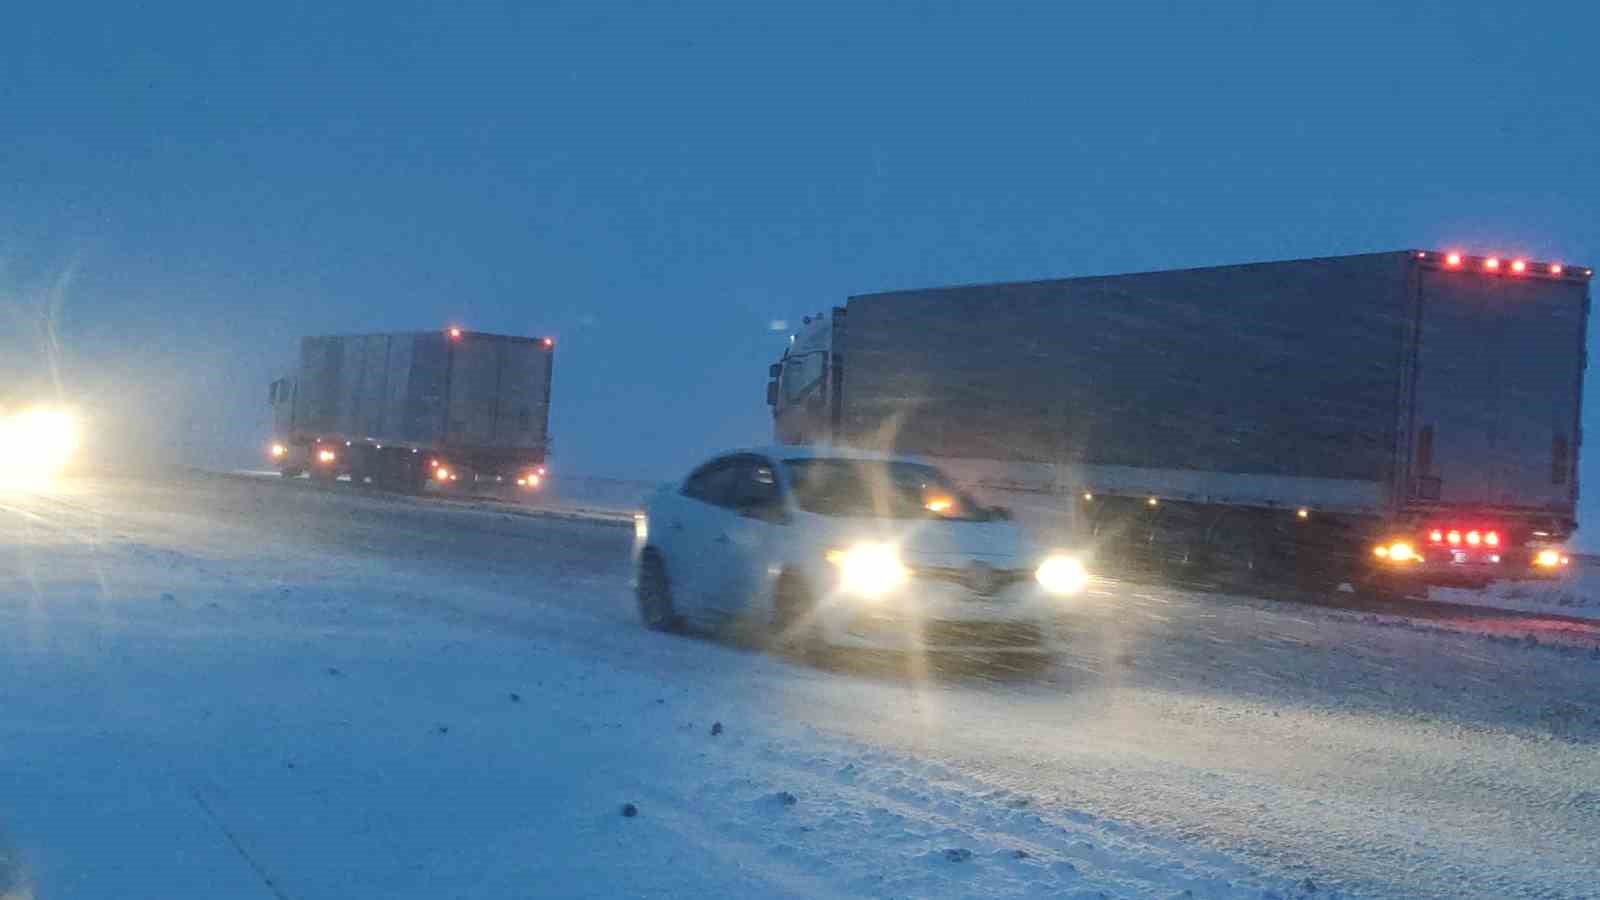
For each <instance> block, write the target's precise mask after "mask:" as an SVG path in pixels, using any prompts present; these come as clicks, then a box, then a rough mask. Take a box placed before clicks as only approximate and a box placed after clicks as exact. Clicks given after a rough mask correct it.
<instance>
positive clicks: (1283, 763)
mask: <svg viewBox="0 0 1600 900" xmlns="http://www.w3.org/2000/svg"><path fill="white" fill-rule="evenodd" d="M579 505H580V506H581V504H579ZM592 506H593V507H595V508H598V507H599V506H600V504H592ZM602 518H603V517H602ZM0 523H4V524H3V526H0V528H3V531H0V534H3V535H4V537H3V539H0V548H3V549H0V598H3V599H0V660H3V661H4V666H5V669H4V671H3V672H0V704H3V707H4V708H5V709H6V710H7V711H8V713H9V715H7V716H6V717H5V718H4V720H3V723H0V897H5V898H7V900H12V898H24V897H38V898H45V897H50V898H62V897H69V898H70V897H103V896H129V897H145V896H148V897H186V896H196V897H199V896H206V897H212V896H233V897H250V896H259V897H280V898H281V897H290V898H297V900H299V898H315V897H327V898H350V897H363V896H372V897H379V896H381V897H412V896H415V897H428V898H433V897H440V896H463V897H527V896H560V897H585V896H593V897H615V896H700V897H747V896H797V897H798V896H806V897H810V896H863V897H899V896H924V897H956V896H963V897H964V896H1005V897H1031V896H1040V897H1046V896H1048V897H1061V896H1067V897H1150V896H1154V897H1283V898H1288V897H1300V896H1315V897H1341V896H1350V897H1355V896H1405V897H1412V896H1570V897H1577V896H1589V895H1592V893H1593V890H1594V887H1593V885H1594V875H1593V873H1594V860H1595V859H1597V858H1600V795H1597V794H1596V793H1595V788H1594V785H1596V784H1600V754H1596V753H1595V750H1594V743H1595V740H1596V738H1597V737H1600V708H1597V706H1596V700H1595V695H1594V691H1593V685H1594V683H1595V680H1596V677H1597V676H1600V653H1597V652H1596V651H1595V650H1594V649H1593V648H1592V647H1586V646H1583V645H1582V644H1581V643H1578V642H1567V643H1559V644H1553V643H1551V642H1548V641H1540V640H1537V639H1535V640H1533V641H1532V642H1529V641H1528V640H1527V639H1526V637H1525V636H1524V637H1519V638H1518V639H1517V640H1509V639H1505V638H1503V637H1501V636H1498V635H1495V634H1492V633H1479V632H1474V631H1472V630H1471V629H1466V631H1467V632H1468V633H1456V632H1454V631H1441V630H1438V629H1437V628H1435V627H1431V626H1428V625H1427V624H1426V623H1425V622H1422V621H1421V620H1411V619H1406V618H1405V617H1403V616H1394V617H1383V618H1379V617H1376V616H1372V615H1369V614H1366V613H1362V612H1351V611H1346V610H1338V609H1323V608H1318V607H1305V606H1294V605H1284V604H1281V603H1272V602H1270V601H1264V600H1253V599H1248V598H1231V597H1214V596H1207V595H1203V594H1195V593H1189V592H1181V591H1173V590H1169V589H1162V588H1158V587H1151V586H1132V585H1122V584H1116V583H1111V582H1106V583H1102V584H1100V585H1098V586H1097V588H1096V590H1095V592H1094V594H1093V595H1092V597H1091V598H1090V599H1089V600H1087V601H1084V603H1083V604H1082V605H1081V607H1080V608H1077V609H1074V610H1070V611H1068V613H1067V618H1068V620H1069V621H1070V622H1072V623H1073V624H1075V625H1076V626H1077V627H1076V629H1075V637H1074V639H1073V640H1072V641H1071V643H1070V644H1069V646H1067V647H1066V648H1064V652H1063V657H1062V660H1061V662H1060V664H1059V665H1058V666H1057V667H1056V668H1055V669H1053V670H1051V671H1049V672H1046V673H1042V674H1037V673H1036V674H1023V673H1005V672H995V671H991V670H989V669H986V668H983V667H980V666H957V667H954V669H953V670H951V671H946V670H935V671H925V667H924V666H923V665H921V664H920V663H919V662H918V661H909V662H908V661H904V660H887V661H885V660H877V659H863V660H848V661H841V662H840V663H839V664H838V665H836V666H835V667H832V668H827V669H817V668H811V667H806V666H801V665H798V664H796V663H792V662H789V661H785V660H782V659H777V658H773V657H769V656H767V655H764V654H761V653H756V652H752V651H750V650H746V649H742V648H739V647H736V646H729V645H726V644H724V643H721V642H718V641H714V640H709V639H705V638H694V637H680V636H670V635H658V634H654V633H648V632H645V631H643V630H642V629H640V628H639V627H638V625H637V624H636V622H635V621H634V615H633V611H632V608H631V600H630V597H629V594H628V585H627V569H626V567H627V542H628V538H629V531H628V530H627V529H624V528H619V527H616V523H615V522H607V521H587V520H584V519H582V518H573V517H567V518H542V517H537V516H530V515H528V514H527V513H526V511H523V510H509V509H504V508H501V507H500V506H498V505H494V504H490V505H474V504H468V503H449V502H447V503H437V502H432V501H430V500H427V499H424V500H417V499H400V498H391V497H385V496H379V495H375V494H373V493H371V492H364V491H360V490H358V489H356V488H354V487H353V486H350V485H340V486H336V487H333V488H319V487H317V486H313V485H309V484H304V483H280V482H276V481H267V480H263V479H241V478H223V477H211V476H194V475H191V476H185V477H182V478H176V479H173V480H164V479H163V480H87V479H86V480H82V481H79V482H75V483H71V484H68V485H65V486H64V488H63V490H62V491H61V492H60V493H58V494H56V495H52V496H43V497H23V496H8V497H4V498H0Z"/></svg>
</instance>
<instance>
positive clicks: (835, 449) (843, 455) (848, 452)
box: [712, 444, 929, 465]
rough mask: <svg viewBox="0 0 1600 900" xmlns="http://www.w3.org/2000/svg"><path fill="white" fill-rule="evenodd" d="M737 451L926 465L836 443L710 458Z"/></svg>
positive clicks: (769, 447)
mask: <svg viewBox="0 0 1600 900" xmlns="http://www.w3.org/2000/svg"><path fill="white" fill-rule="evenodd" d="M738 453H753V454H755V455H757V456H765V457H769V458H771V459H778V460H791V459H858V460H874V461H881V462H905V463H917V464H919V465H928V464H929V463H928V462H927V460H924V459H921V458H919V457H915V456H904V455H901V454H895V453H880V452H878V451H876V450H861V449H858V448H855V447H844V446H840V445H838V444H827V445H818V444H769V445H767V446H764V447H740V448H737V449H733V450H728V451H726V452H723V453H718V454H717V455H716V456H713V457H712V459H721V458H722V457H724V456H732V455H734V454H738Z"/></svg>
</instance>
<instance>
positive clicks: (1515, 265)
mask: <svg viewBox="0 0 1600 900" xmlns="http://www.w3.org/2000/svg"><path fill="white" fill-rule="evenodd" d="M1511 271H1513V272H1515V273H1517V274H1518V275H1521V274H1522V273H1523V272H1526V271H1528V261H1527V260H1525V259H1516V260H1512V261H1511Z"/></svg>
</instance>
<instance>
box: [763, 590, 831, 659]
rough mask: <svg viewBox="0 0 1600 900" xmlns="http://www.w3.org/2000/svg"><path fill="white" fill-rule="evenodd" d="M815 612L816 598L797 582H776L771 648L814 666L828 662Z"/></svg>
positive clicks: (825, 641) (824, 643) (824, 639)
mask: <svg viewBox="0 0 1600 900" xmlns="http://www.w3.org/2000/svg"><path fill="white" fill-rule="evenodd" d="M816 608H817V603H816V598H815V597H814V596H813V595H812V593H811V590H810V589H809V588H807V587H806V585H805V583H804V582H802V581H801V580H800V579H799V578H796V577H795V576H793V575H784V576H783V577H781V578H779V579H778V586H777V588H776V589H775V590H774V592H773V598H772V645H773V647H774V648H775V649H776V650H778V652H780V653H784V654H787V655H790V656H795V657H798V658H800V659H804V660H807V661H809V662H813V663H820V662H823V661H824V660H826V659H827V656H828V641H827V638H826V637H825V636H824V635H823V632H822V621H821V620H820V619H818V618H817V616H816Z"/></svg>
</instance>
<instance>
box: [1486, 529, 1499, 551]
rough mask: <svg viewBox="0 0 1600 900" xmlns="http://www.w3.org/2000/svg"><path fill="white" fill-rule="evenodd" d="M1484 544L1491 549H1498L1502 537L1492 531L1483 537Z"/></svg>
mask: <svg viewBox="0 0 1600 900" xmlns="http://www.w3.org/2000/svg"><path fill="white" fill-rule="evenodd" d="M1483 542H1484V543H1485V544H1488V545H1489V546H1491V547H1498V546H1500V535H1499V534H1498V533H1496V532H1493V531H1491V532H1489V533H1488V534H1486V535H1484V536H1483Z"/></svg>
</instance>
